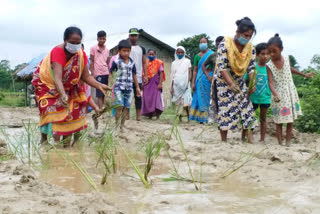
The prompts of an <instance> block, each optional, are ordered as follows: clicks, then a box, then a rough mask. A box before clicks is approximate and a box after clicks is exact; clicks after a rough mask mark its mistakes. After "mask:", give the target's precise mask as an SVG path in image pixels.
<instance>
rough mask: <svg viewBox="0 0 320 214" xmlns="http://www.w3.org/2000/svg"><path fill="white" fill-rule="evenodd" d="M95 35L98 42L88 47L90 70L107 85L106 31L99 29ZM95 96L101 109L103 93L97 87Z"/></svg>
mask: <svg viewBox="0 0 320 214" xmlns="http://www.w3.org/2000/svg"><path fill="white" fill-rule="evenodd" d="M97 37H98V38H97V40H98V44H97V45H95V46H93V47H92V48H91V49H90V71H91V73H92V75H93V76H94V77H95V78H96V80H97V81H98V82H100V83H102V84H105V85H109V67H108V60H109V50H108V49H107V47H106V46H105V43H106V41H107V33H106V32H105V31H99V32H98V34H97ZM96 96H97V98H98V106H99V108H100V109H102V107H103V101H104V94H103V93H102V92H101V91H100V90H98V89H97V90H96Z"/></svg>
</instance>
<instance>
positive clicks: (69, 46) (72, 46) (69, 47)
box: [66, 42, 81, 54]
mask: <svg viewBox="0 0 320 214" xmlns="http://www.w3.org/2000/svg"><path fill="white" fill-rule="evenodd" d="M80 49H81V44H76V45H75V44H71V43H69V42H67V45H66V50H67V51H68V52H69V53H71V54H75V53H78V51H79V50H80Z"/></svg>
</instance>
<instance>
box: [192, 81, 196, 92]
mask: <svg viewBox="0 0 320 214" xmlns="http://www.w3.org/2000/svg"><path fill="white" fill-rule="evenodd" d="M192 91H193V92H194V91H196V84H195V83H192Z"/></svg>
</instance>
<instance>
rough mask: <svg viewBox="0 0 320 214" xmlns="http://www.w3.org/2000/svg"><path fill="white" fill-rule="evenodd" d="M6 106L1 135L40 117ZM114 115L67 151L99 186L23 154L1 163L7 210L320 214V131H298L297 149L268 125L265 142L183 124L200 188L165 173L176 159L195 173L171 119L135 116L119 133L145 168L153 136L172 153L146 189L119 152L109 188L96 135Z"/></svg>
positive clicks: (0, 197)
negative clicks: (148, 143)
mask: <svg viewBox="0 0 320 214" xmlns="http://www.w3.org/2000/svg"><path fill="white" fill-rule="evenodd" d="M0 110H1V111H0V118H1V121H0V125H1V129H2V135H3V132H5V133H8V135H10V136H18V135H19V136H21V135H23V134H25V133H24V132H25V130H24V128H23V127H22V123H23V122H25V121H28V119H31V120H32V121H33V123H36V122H37V121H38V116H37V115H38V112H37V109H29V108H20V109H15V108H1V109H0ZM88 118H90V115H89V116H88ZM22 119H24V120H23V121H22ZM109 119H110V118H109V116H105V117H104V118H103V119H101V120H100V126H99V130H98V131H97V132H93V131H92V132H89V133H87V134H88V136H91V137H88V139H87V140H86V141H85V143H84V144H76V145H75V146H74V147H72V148H68V149H66V150H64V151H66V152H67V153H68V154H69V155H70V156H71V157H72V158H73V159H74V160H75V161H77V163H79V164H81V166H83V168H85V169H86V171H87V172H88V173H89V174H90V176H91V177H92V178H93V180H94V181H95V183H96V184H97V188H98V191H95V190H94V189H93V188H92V185H90V184H89V183H88V182H87V180H86V179H85V178H84V176H83V175H82V174H81V172H80V171H79V170H78V169H77V168H76V167H74V166H73V165H72V164H70V163H69V161H67V160H65V159H63V158H62V157H61V156H59V155H58V154H57V153H55V152H50V151H49V152H48V151H46V149H41V152H42V155H43V157H45V159H46V160H50V161H43V162H42V164H38V165H37V164H32V167H28V164H27V163H26V164H22V163H21V162H19V161H17V160H8V161H3V162H0V190H1V194H0V201H1V203H0V213H8V214H9V213H10V214H11V213H126V214H127V213H128V214H131V213H161V214H163V213H165V214H167V213H190V214H193V213H218V214H220V213H237V214H238V213H242V214H245V213H279V214H286V213H288V214H292V213H297V214H311V213H315V214H317V213H320V204H319V201H320V185H319V181H320V159H319V153H320V136H319V135H315V134H302V133H298V132H296V131H295V132H294V140H293V144H292V145H291V147H284V146H279V145H278V144H277V142H276V139H275V137H274V136H273V135H274V127H273V125H272V124H269V127H268V135H267V138H266V143H265V144H261V143H255V144H252V145H251V144H247V143H243V142H241V140H240V133H230V135H229V139H230V140H229V142H228V143H222V142H221V141H220V136H219V132H218V130H217V128H215V127H210V126H202V125H198V124H194V123H190V124H186V123H184V124H181V125H179V131H180V133H181V137H182V140H183V143H184V146H185V149H186V151H187V155H188V158H189V160H190V167H191V169H192V172H193V175H194V177H195V180H197V181H200V180H201V181H202V182H197V185H198V187H200V186H201V191H196V190H195V187H194V184H193V183H192V182H186V181H168V180H165V179H164V178H169V177H170V176H171V174H170V172H172V170H173V165H172V162H173V163H174V166H175V167H176V168H177V170H178V171H179V173H180V174H181V175H182V176H183V177H186V178H190V179H191V177H190V173H189V168H188V165H187V162H186V159H185V156H184V154H183V152H182V149H181V146H180V144H179V143H178V142H177V140H176V139H175V138H174V137H171V138H170V134H171V128H172V123H171V122H170V121H168V120H159V121H155V120H153V121H149V120H143V121H142V122H137V121H133V120H130V121H128V122H127V123H126V128H125V130H124V132H122V133H120V132H119V133H117V135H116V139H118V140H119V142H120V143H121V145H123V146H124V148H125V149H126V150H127V151H128V152H130V154H131V157H134V159H135V160H136V163H137V164H138V165H139V166H140V167H141V168H143V165H144V154H143V152H142V150H141V147H142V145H143V144H144V142H145V140H146V139H148V138H149V137H150V136H151V135H161V136H163V137H164V138H165V139H166V142H167V143H168V144H169V150H168V151H169V154H170V156H171V159H170V158H169V157H168V154H167V153H166V152H164V151H162V152H161V155H160V157H159V158H158V159H157V160H156V162H155V165H154V168H153V169H152V171H151V177H150V180H151V188H150V189H146V188H145V187H144V185H143V184H142V182H141V181H140V179H139V177H138V176H137V174H136V173H135V171H134V170H133V168H132V167H131V165H130V164H129V163H128V160H127V159H126V157H125V156H124V155H123V153H122V152H121V150H119V152H118V154H117V163H118V170H117V172H116V173H114V174H112V175H111V176H109V177H108V180H107V184H105V185H103V186H102V185H100V181H101V178H102V175H103V172H102V169H101V168H100V167H96V163H97V154H96V152H95V149H94V144H93V143H92V144H91V142H90V139H93V138H92V137H94V136H95V135H98V134H99V133H101V132H103V128H104V125H103V124H104V123H106V122H105V121H106V120H107V121H109ZM89 124H90V126H91V124H92V121H90V120H89ZM0 135H1V134H0ZM2 138H4V137H3V136H2ZM34 139H37V138H34ZM255 139H259V133H255ZM44 162H45V163H46V164H44ZM231 172H233V173H231ZM230 173H231V174H230ZM229 174H230V175H229ZM200 175H201V176H200ZM223 176H225V178H223ZM200 183H201V184H200Z"/></svg>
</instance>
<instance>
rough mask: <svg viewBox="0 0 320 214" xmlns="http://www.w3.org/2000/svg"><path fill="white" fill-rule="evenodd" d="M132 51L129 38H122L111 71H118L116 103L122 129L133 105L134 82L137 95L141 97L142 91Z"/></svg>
mask: <svg viewBox="0 0 320 214" xmlns="http://www.w3.org/2000/svg"><path fill="white" fill-rule="evenodd" d="M130 52H131V44H130V43H129V41H128V40H122V41H120V42H119V45H118V53H119V57H118V58H117V59H115V60H114V61H113V63H112V66H111V69H110V72H114V71H117V77H116V82H115V84H114V89H113V92H114V96H115V102H114V105H118V106H119V107H117V108H116V124H117V125H118V124H119V120H120V117H122V118H121V125H120V128H121V130H122V129H123V126H124V123H125V120H126V119H129V109H130V107H131V100H132V91H133V84H134V85H135V87H136V89H137V96H138V97H141V91H140V88H139V84H138V80H137V76H136V74H137V71H136V66H135V63H134V62H133V60H132V59H131V58H130V57H129V56H130Z"/></svg>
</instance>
